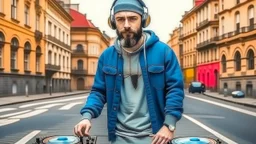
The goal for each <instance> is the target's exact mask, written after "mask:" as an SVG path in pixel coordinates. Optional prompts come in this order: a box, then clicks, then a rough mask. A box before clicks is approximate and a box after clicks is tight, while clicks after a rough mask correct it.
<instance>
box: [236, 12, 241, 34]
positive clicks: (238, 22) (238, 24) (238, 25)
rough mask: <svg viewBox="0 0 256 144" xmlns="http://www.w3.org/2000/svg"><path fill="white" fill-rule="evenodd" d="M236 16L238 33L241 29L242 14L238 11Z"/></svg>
mask: <svg viewBox="0 0 256 144" xmlns="http://www.w3.org/2000/svg"><path fill="white" fill-rule="evenodd" d="M235 18H236V34H238V33H239V31H240V14H239V12H236V16H235Z"/></svg>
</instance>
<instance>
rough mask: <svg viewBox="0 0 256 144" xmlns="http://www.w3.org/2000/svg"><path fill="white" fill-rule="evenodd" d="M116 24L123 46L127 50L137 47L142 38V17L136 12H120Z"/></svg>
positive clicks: (116, 17)
mask: <svg viewBox="0 0 256 144" xmlns="http://www.w3.org/2000/svg"><path fill="white" fill-rule="evenodd" d="M115 22H116V28H117V30H116V33H117V35H118V38H119V39H120V41H121V45H122V46H123V47H126V48H130V47H133V46H135V45H136V44H137V43H138V41H139V40H140V38H141V36H142V27H141V16H140V15H139V14H137V13H135V12H129V11H123V12H118V13H116V14H115Z"/></svg>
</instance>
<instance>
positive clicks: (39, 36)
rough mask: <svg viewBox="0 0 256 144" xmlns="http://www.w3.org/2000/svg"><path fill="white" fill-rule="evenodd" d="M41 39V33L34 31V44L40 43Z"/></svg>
mask: <svg viewBox="0 0 256 144" xmlns="http://www.w3.org/2000/svg"><path fill="white" fill-rule="evenodd" d="M42 38H43V33H42V32H40V31H38V30H36V31H35V39H36V42H40V41H41V40H42Z"/></svg>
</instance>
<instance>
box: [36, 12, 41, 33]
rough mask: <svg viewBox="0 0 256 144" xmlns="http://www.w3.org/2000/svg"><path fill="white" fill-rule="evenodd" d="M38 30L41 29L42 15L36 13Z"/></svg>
mask: <svg viewBox="0 0 256 144" xmlns="http://www.w3.org/2000/svg"><path fill="white" fill-rule="evenodd" d="M36 30H40V15H39V14H37V15H36Z"/></svg>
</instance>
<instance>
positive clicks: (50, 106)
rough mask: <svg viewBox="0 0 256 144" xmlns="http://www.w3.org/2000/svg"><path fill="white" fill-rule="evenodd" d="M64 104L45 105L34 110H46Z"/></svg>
mask: <svg viewBox="0 0 256 144" xmlns="http://www.w3.org/2000/svg"><path fill="white" fill-rule="evenodd" d="M64 104H65V103H56V104H48V105H45V106H41V107H37V108H35V109H48V108H52V107H55V106H59V105H64Z"/></svg>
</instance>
